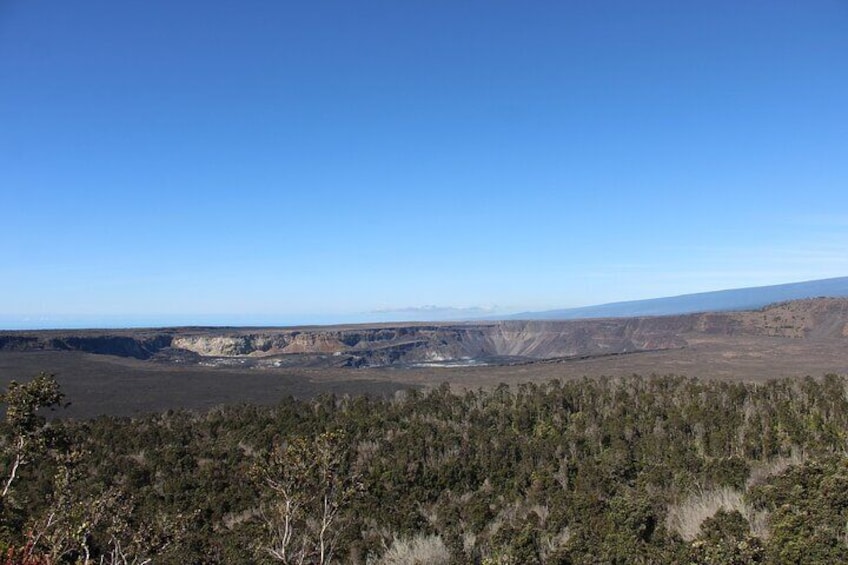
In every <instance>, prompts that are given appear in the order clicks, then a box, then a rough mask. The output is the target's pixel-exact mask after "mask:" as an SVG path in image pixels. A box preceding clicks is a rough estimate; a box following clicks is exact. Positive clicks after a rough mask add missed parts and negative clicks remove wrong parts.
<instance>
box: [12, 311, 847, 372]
mask: <svg viewBox="0 0 848 565" xmlns="http://www.w3.org/2000/svg"><path fill="white" fill-rule="evenodd" d="M697 335H711V336H771V337H784V338H811V339H817V338H840V339H841V338H845V337H848V298H818V299H807V300H798V301H790V302H782V303H778V304H775V305H772V306H769V307H766V308H764V309H761V310H755V311H745V312H710V313H703V314H685V315H676V316H656V317H633V318H617V319H616V318H610V319H588V320H538V321H519V320H508V321H502V322H485V323H479V324H472V323H468V324H407V325H388V324H384V325H377V326H330V327H311V328H172V329H162V330H139V331H132V330H122V331H118V332H113V331H102V332H101V331H68V332H61V331H56V330H53V331H45V332H0V350H5V351H83V352H87V353H95V354H106V355H114V356H118V357H131V358H135V359H143V360H154V361H160V362H171V363H190V364H205V365H233V364H234V363H237V364H241V365H245V366H253V367H281V366H292V367H297V366H304V367H306V366H309V367H381V366H395V365H400V366H414V365H439V364H457V363H465V364H489V365H492V364H494V365H502V364H514V363H522V362H530V361H539V360H549V359H558V358H575V357H591V356H598V355H611V354H624V353H633V352H640V351H641V352H645V351H659V350H669V349H680V348H684V347H686V346H687V344H688V341H689V339H691V336H697Z"/></svg>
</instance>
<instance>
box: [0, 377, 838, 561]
mask: <svg viewBox="0 0 848 565" xmlns="http://www.w3.org/2000/svg"><path fill="white" fill-rule="evenodd" d="M846 385H848V380H846V379H845V378H842V377H837V376H833V375H830V376H826V377H824V378H821V379H812V378H807V379H803V380H781V381H772V382H769V383H766V384H761V385H753V384H742V383H727V382H706V381H699V380H693V379H687V378H682V377H676V376H666V377H651V378H643V377H639V376H633V377H631V378H626V379H595V380H588V379H586V380H580V381H566V382H558V381H555V382H551V383H548V384H545V385H533V384H528V385H522V386H519V387H517V388H513V389H510V388H507V387H506V386H501V387H498V388H496V389H494V390H490V391H478V392H467V393H462V394H457V393H453V392H451V390H450V389H449V388H448V387H447V386H443V387H440V388H438V389H435V390H433V391H431V392H427V393H422V392H418V391H409V392H407V393H405V394H403V395H399V396H396V397H395V398H391V399H381V398H367V397H352V398H351V397H344V398H336V397H332V396H324V397H320V398H318V399H316V400H313V401H298V400H294V399H289V400H286V401H284V402H282V403H280V404H279V405H277V406H275V407H257V406H238V407H222V408H219V409H216V410H212V411H209V412H205V413H189V412H167V413H163V414H157V415H151V416H148V417H144V418H137V419H121V418H106V417H103V418H99V419H96V420H90V421H65V420H62V419H54V420H51V421H49V422H48V421H45V420H44V419H43V418H42V417H40V416H39V415H38V414H39V413H40V412H38V409H39V408H44V407H50V406H53V407H55V406H58V405H59V404H60V403H61V402H62V401H63V399H62V397H61V393H60V392H59V390H58V388H57V387H56V386H55V381H53V380H52V378H50V377H49V376H46V375H42V376H40V377H39V378H37V379H35V380H33V381H30V382H29V383H25V384H13V385H12V386H11V387H10V389H9V391H8V392H7V393H6V394H5V395H4V397H3V400H4V401H5V403H6V404H7V412H6V421H5V424H4V425H3V427H2V438H3V439H2V441H3V444H2V452H3V456H2V457H3V458H2V462H0V465H2V469H3V475H2V476H0V478H2V483H0V484H2V485H3V486H5V487H6V488H5V489H4V490H3V493H2V498H0V520H2V523H0V528H2V529H0V543H2V547H0V549H1V550H2V551H3V553H2V555H3V556H4V557H5V559H6V560H7V562H8V563H31V564H42V563H74V562H80V563H83V562H90V563H143V562H145V560H146V559H149V558H151V557H155V559H154V561H155V562H156V563H181V564H182V563H247V562H275V561H276V562H285V563H331V562H342V563H414V562H418V563H493V564H494V563H521V564H524V563H838V562H848V456H846V451H845V448H846V432H848V400H846ZM42 411H43V410H42ZM59 414H61V409H59Z"/></svg>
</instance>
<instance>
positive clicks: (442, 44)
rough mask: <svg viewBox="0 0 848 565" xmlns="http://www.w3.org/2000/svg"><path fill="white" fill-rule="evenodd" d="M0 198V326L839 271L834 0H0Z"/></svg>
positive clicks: (842, 70)
mask: <svg viewBox="0 0 848 565" xmlns="http://www.w3.org/2000/svg"><path fill="white" fill-rule="evenodd" d="M0 196H2V199H0V202H2V208H0V242H2V246H3V247H2V256H0V257H2V260H0V327H2V326H3V325H5V326H6V327H26V326H31V327H36V326H49V325H60V326H61V325H91V324H100V325H103V324H112V325H124V324H128V325H138V324H171V323H240V322H244V323H253V322H261V323H278V324H290V323H299V322H310V321H318V322H329V321H336V320H338V321H343V320H349V319H368V318H375V319H376V318H385V317H392V316H393V315H397V316H399V317H410V316H411V315H412V314H409V313H408V312H400V313H397V314H393V313H392V311H394V310H404V309H408V308H422V307H428V306H433V307H437V308H458V309H465V308H472V309H473V308H482V309H485V310H483V311H486V312H489V311H491V312H508V311H522V310H532V309H547V308H560V307H570V306H580V305H587V304H595V303H602V302H610V301H619V300H628V299H638V298H649V297H656V296H664V295H671V294H682V293H688V292H697V291H706V290H717V289H722V288H734V287H742V286H755V285H761V284H776V283H782V282H792V281H801V280H808V279H815V278H824V277H833V276H843V275H848V3H846V2H845V1H844V0H834V1H816V0H812V1H808V2H797V1H791V2H790V1H774V0H769V1H766V0H762V1H746V2H738V1H732V2H731V1H727V2H724V1H692V2H689V1H685V2H681V1H679V0H669V1H666V2H651V1H645V2H633V1H629V0H628V1H621V2H607V1H592V2H583V1H581V2H573V1H558V2H517V1H516V2H507V1H492V0H486V1H476V2H465V1H458V0H447V1H437V0H426V1H414V0H404V1H402V2H398V1H395V0H386V1H381V2H377V1H367V0H365V1H358V2H351V1H349V0H345V1H330V0H321V1H318V2H289V1H282V0H268V1H256V2H244V1H240V2H235V1H232V2H229V1H209V0H205V1H203V2H200V1H181V2H171V1H164V0H134V1H126V2H124V1H122V2H115V1H114V0H109V1H106V0H103V1H92V0H79V1H74V2H69V1H67V0H39V1H31V0H5V1H0ZM437 308H429V309H427V308H425V310H424V312H425V313H431V314H433V315H436V314H438V313H439V310H438V309H437ZM387 311H388V312H387ZM458 312H477V310H467V311H466V310H459V311H458Z"/></svg>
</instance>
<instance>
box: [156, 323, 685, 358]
mask: <svg viewBox="0 0 848 565" xmlns="http://www.w3.org/2000/svg"><path fill="white" fill-rule="evenodd" d="M690 325H691V324H684V326H686V327H688V326H690ZM676 329H677V328H674V329H669V328H668V327H666V326H665V325H663V324H661V323H657V322H656V321H655V320H651V319H643V320H634V321H630V322H628V323H626V324H621V323H613V322H609V321H590V320H587V321H570V322H520V321H510V322H501V323H490V324H480V325H478V324H468V325H433V326H402V327H390V328H374V329H367V328H357V329H355V330H335V329H316V330H310V331H284V330H269V331H268V332H257V333H247V334H241V335H186V336H176V337H175V338H174V339H173V342H172V344H171V347H173V348H179V349H184V350H188V351H192V352H194V353H197V354H199V355H203V356H207V357H234V356H247V357H273V356H277V355H286V354H330V355H336V356H343V355H350V356H355V357H357V360H356V365H357V366H362V365H369V366H375V365H389V364H395V363H423V362H439V361H451V360H458V359H491V358H502V359H515V360H520V359H527V360H537V359H551V358H556V357H570V356H580V355H592V354H609V353H624V352H633V351H642V350H647V349H667V348H671V347H683V346H684V345H685V341H684V340H683V338H682V337H680V336H679V335H677V332H676Z"/></svg>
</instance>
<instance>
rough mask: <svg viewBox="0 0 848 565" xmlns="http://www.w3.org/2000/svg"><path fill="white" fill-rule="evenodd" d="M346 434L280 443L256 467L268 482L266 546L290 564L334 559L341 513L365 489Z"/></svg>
mask: <svg viewBox="0 0 848 565" xmlns="http://www.w3.org/2000/svg"><path fill="white" fill-rule="evenodd" d="M348 456H349V449H348V444H347V438H346V436H345V434H344V433H342V432H338V431H334V432H325V433H322V434H320V435H319V436H318V437H316V438H308V437H296V438H293V439H291V440H289V441H288V442H286V443H285V444H283V445H280V446H277V447H276V448H275V449H274V450H273V451H272V452H271V453H270V456H269V457H268V458H266V459H265V460H264V461H263V462H261V463H259V464H258V465H257V467H256V468H255V469H254V472H255V475H256V477H258V478H259V479H260V483H261V485H262V486H264V487H265V488H264V490H265V498H266V502H265V504H264V506H263V517H264V519H265V523H266V527H267V529H268V531H269V534H270V541H269V543H268V544H267V545H266V546H265V547H264V549H265V551H267V553H268V554H269V555H270V556H271V557H272V558H274V559H276V560H278V561H280V562H282V563H286V564H295V563H296V564H306V563H309V564H313V563H314V564H318V565H326V564H329V563H332V561H333V557H334V554H335V551H336V548H337V545H338V541H339V537H340V535H341V533H342V528H341V527H340V524H339V521H340V520H339V518H340V516H339V514H340V512H341V511H342V510H343V509H344V508H345V507H346V506H347V505H348V504H349V503H350V502H351V500H352V499H353V498H354V496H355V495H356V494H357V492H359V491H360V490H361V481H360V479H359V475H358V474H356V473H353V472H352V471H351V470H350V468H349V464H350V462H349V461H348Z"/></svg>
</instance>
